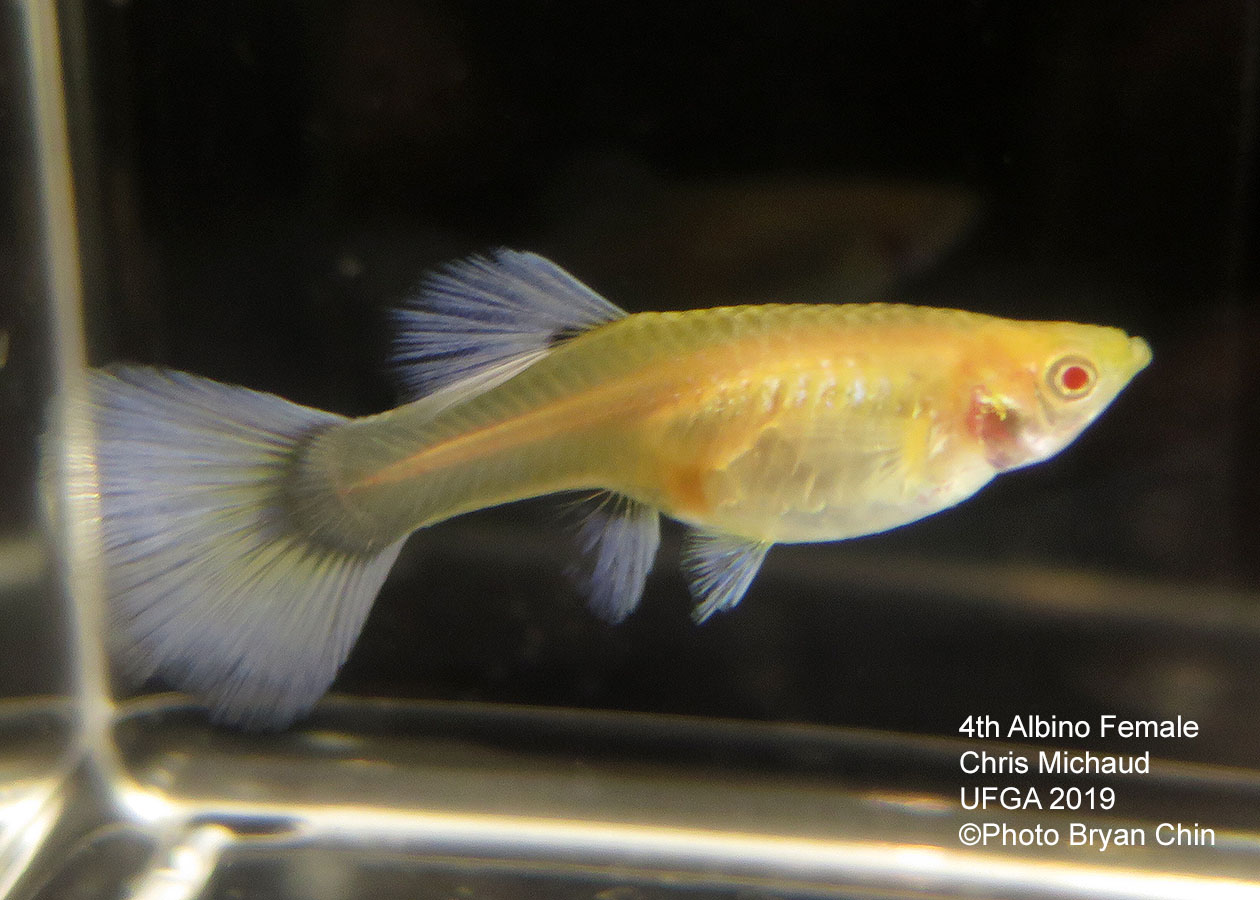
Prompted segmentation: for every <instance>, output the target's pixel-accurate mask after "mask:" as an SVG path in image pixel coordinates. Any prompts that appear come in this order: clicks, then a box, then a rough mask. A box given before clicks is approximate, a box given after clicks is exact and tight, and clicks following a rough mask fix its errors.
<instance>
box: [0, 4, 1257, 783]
mask: <svg viewBox="0 0 1260 900" xmlns="http://www.w3.org/2000/svg"><path fill="white" fill-rule="evenodd" d="M81 12H82V20H81V21H80V22H79V23H78V24H79V25H81V26H82V28H81V31H79V32H77V33H79V34H82V35H85V38H84V40H85V44H84V45H83V46H82V47H81V48H80V49H81V50H82V51H83V53H82V54H81V55H79V56H75V55H74V54H73V53H72V54H70V58H71V59H82V60H84V61H85V62H84V63H83V64H82V65H81V66H80V68H79V70H77V71H72V72H71V73H70V74H71V85H72V96H71V100H72V119H73V121H74V123H75V125H76V127H75V133H74V138H75V142H76V159H75V162H76V172H77V174H78V176H79V180H80V201H81V204H82V219H83V225H84V238H85V241H86V246H87V254H88V303H89V306H88V310H87V315H88V321H89V329H90V341H91V345H92V346H91V349H92V354H93V357H94V361H95V362H106V361H108V360H111V359H119V358H124V359H129V360H133V361H139V362H146V363H155V364H161V365H168V366H173V367H177V368H182V369H188V370H191V371H195V372H198V373H201V374H205V375H209V376H212V377H216V378H220V379H223V380H228V381H232V382H237V383H242V384H246V385H249V386H251V387H255V388H262V389H267V390H272V391H276V392H278V393H282V394H284V395H286V396H289V397H291V398H293V399H296V400H299V401H301V402H305V403H309V404H312V405H317V406H321V407H324V408H329V409H334V410H337V411H339V412H345V413H366V412H372V411H377V410H380V409H383V408H387V407H388V406H390V405H392V404H393V403H394V402H396V397H395V395H394V392H393V389H392V387H391V383H390V379H389V377H388V373H387V372H386V371H385V369H384V367H383V364H382V360H383V359H384V358H385V355H386V349H387V336H386V334H385V331H384V327H383V323H384V315H383V312H384V310H385V309H387V308H388V307H390V306H391V305H394V304H397V303H398V302H399V301H400V300H401V299H402V298H403V297H405V296H406V294H407V292H408V290H409V289H410V288H411V286H412V285H413V284H414V283H415V282H416V281H417V280H418V278H419V277H420V276H421V274H422V273H423V272H424V271H425V270H426V268H428V267H430V266H432V265H434V264H436V263H439V262H442V261H444V260H447V259H450V258H452V257H456V256H459V255H462V254H465V253H468V252H472V251H476V250H482V249H485V248H487V247H492V246H497V245H507V246H512V247H517V248H522V249H534V250H538V251H540V252H543V253H546V254H548V255H551V256H552V257H554V258H555V259H556V260H557V261H558V262H560V263H561V264H563V265H566V266H569V267H570V268H572V269H573V270H574V271H575V272H576V273H577V274H578V275H579V277H581V278H583V279H584V280H586V281H588V282H589V283H591V284H592V285H593V286H595V287H596V288H597V289H599V290H600V291H601V292H603V293H604V294H606V295H607V296H609V297H610V298H611V299H613V300H614V301H615V302H618V303H620V304H622V305H624V306H626V307H627V308H630V309H632V310H633V309H650V308H667V307H670V306H677V307H686V306H694V305H710V304H714V303H721V302H745V301H752V300H764V301H770V300H776V299H815V300H818V301H827V302H842V301H851V300H873V299H894V300H904V301H909V302H919V303H927V304H933V305H942V306H958V307H963V308H969V309H975V310H981V311H987V312H994V313H999V314H1003V315H1009V316H1015V317H1037V318H1062V319H1071V320H1079V321H1090V322H1099V323H1105V324H1113V325H1118V326H1120V327H1122V328H1125V329H1126V330H1128V331H1130V332H1131V333H1135V334H1141V335H1143V336H1145V337H1147V338H1148V340H1149V341H1150V342H1151V344H1152V346H1153V347H1154V351H1155V361H1154V363H1153V365H1152V366H1151V368H1150V369H1149V370H1148V371H1147V372H1145V373H1144V374H1142V375H1141V376H1140V377H1139V378H1138V379H1137V381H1136V382H1135V383H1134V384H1133V385H1132V386H1131V387H1130V389H1129V390H1128V391H1126V393H1125V394H1124V395H1123V396H1122V397H1121V399H1120V400H1119V402H1118V403H1117V404H1116V406H1115V407H1114V408H1113V409H1112V410H1110V411H1109V412H1108V413H1107V414H1106V415H1105V416H1104V417H1103V418H1102V419H1101V420H1100V421H1099V422H1098V423H1097V424H1096V425H1095V426H1094V427H1093V428H1092V429H1091V430H1090V431H1089V432H1088V433H1087V434H1086V435H1085V436H1084V437H1083V438H1082V439H1081V440H1080V441H1079V442H1077V443H1076V444H1075V445H1073V446H1072V447H1071V448H1070V449H1069V450H1068V451H1066V452H1065V453H1064V454H1063V455H1062V456H1060V457H1059V458H1057V459H1055V460H1053V461H1051V462H1049V463H1046V464H1044V465H1041V466H1037V467H1035V468H1031V469H1029V470H1026V471H1021V472H1017V473H1013V474H1010V475H1007V476H1003V477H1002V478H1000V479H999V480H998V481H997V482H995V484H994V485H992V486H991V487H990V488H988V489H987V490H986V491H984V492H982V493H981V495H980V496H978V497H977V498H976V499H974V500H972V501H970V502H969V503H967V504H964V505H963V506H961V507H959V508H958V509H956V510H953V511H950V512H947V513H944V514H942V515H940V516H938V517H935V518H933V519H930V520H928V521H925V522H921V523H917V524H914V525H911V526H908V527H906V528H904V529H901V530H899V531H897V532H894V533H892V534H889V535H885V536H879V537H873V538H868V539H863V540H860V541H854V542H848V543H847V544H844V545H835V546H826V547H801V548H790V549H780V550H776V551H774V552H772V554H771V557H770V560H769V562H768V564H767V567H766V569H765V571H764V572H763V573H762V576H761V577H760V578H759V580H758V581H757V582H756V583H755V585H754V587H753V589H752V591H751V592H750V594H749V595H748V597H747V598H746V600H745V602H744V603H743V604H742V605H741V606H740V607H739V608H738V609H737V610H735V611H734V612H732V613H731V614H729V615H726V616H723V617H720V618H719V620H717V621H714V622H712V623H710V624H708V625H706V626H705V627H703V628H695V627H693V626H692V625H691V623H690V621H689V619H688V616H687V606H688V601H687V596H686V589H685V586H684V584H683V582H682V580H681V578H680V577H679V576H678V575H677V574H676V569H677V566H676V562H677V558H676V549H675V542H674V540H673V538H675V537H676V533H675V532H673V531H667V540H666V544H665V547H664V548H663V552H662V554H661V557H660V560H659V561H658V564H657V574H656V575H654V576H653V578H652V579H651V581H650V583H649V586H648V592H647V596H646V598H645V602H644V606H643V608H642V609H641V610H640V611H639V612H638V613H637V614H636V615H635V616H633V617H632V618H631V619H630V620H629V621H628V622H627V623H626V624H625V625H623V626H621V627H618V628H610V627H608V626H605V625H603V624H601V623H599V622H598V621H596V620H595V619H594V618H593V617H592V616H590V615H589V614H588V613H587V612H586V611H585V610H584V609H583V608H582V601H581V598H580V597H579V596H578V595H577V594H576V593H575V592H574V591H573V589H572V588H571V587H570V586H569V585H568V583H567V582H566V581H565V579H564V578H563V575H562V570H563V568H564V566H565V563H566V562H567V560H568V559H569V558H571V552H570V550H569V546H568V544H567V543H566V540H567V535H566V534H565V532H564V531H563V529H562V527H561V526H560V525H559V524H558V523H557V522H556V521H555V516H554V515H553V504H548V503H544V502H538V503H531V504H523V505H520V506H518V507H514V508H511V509H506V510H496V511H490V512H487V513H481V514H477V515H474V516H470V517H465V518H464V519H462V520H460V521H457V522H452V523H448V524H445V525H442V526H439V527H437V528H435V529H433V530H431V531H429V532H425V533H422V534H421V535H419V536H417V537H416V538H414V539H413V540H412V542H411V543H410V544H409V546H408V549H407V550H406V551H405V553H404V556H403V558H402V560H401V561H400V563H399V566H398V569H397V571H396V573H395V577H394V578H392V579H391V581H390V582H389V583H388V584H387V585H386V588H385V590H384V592H383V594H382V597H381V599H380V601H379V602H378V604H377V606H376V608H375V609H374V611H373V614H372V617H371V618H370V620H369V622H368V624H367V627H366V629H365V632H364V635H363V638H362V640H361V641H360V644H359V646H358V647H357V649H356V651H355V653H354V655H353V656H352V657H351V659H350V662H349V663H348V665H347V667H346V668H345V670H344V671H343V673H342V676H341V678H340V679H339V681H338V684H337V687H338V688H339V689H341V690H345V691H349V692H351V693H364V694H386V695H391V696H396V697H438V698H469V699H480V700H492V701H508V702H514V703H537V704H555V705H564V706H593V707H606V708H624V709H639V710H651V711H662V712H682V713H698V714H702V715H724V716H736V717H749V718H758V719H776V720H792V721H805V722H817V723H825V724H849V725H869V726H878V727H888V728H894V729H900V730H908V731H919V732H937V733H953V732H954V731H955V730H956V728H957V727H958V725H959V724H960V722H961V720H962V717H963V716H965V715H970V714H973V713H988V714H991V715H995V716H999V717H1001V718H1009V717H1010V716H1011V715H1014V714H1021V715H1026V714H1029V713H1037V712H1040V713H1042V714H1057V715H1059V716H1061V717H1072V718H1085V717H1091V718H1096V716H1097V714H1098V713H1100V712H1114V713H1117V714H1121V715H1128V716H1132V717H1142V716H1152V715H1159V716H1163V715H1175V714H1177V713H1182V714H1184V715H1187V716H1190V717H1194V718H1198V719H1199V720H1200V721H1201V724H1202V726H1203V732H1204V738H1202V739H1201V740H1199V741H1198V742H1196V743H1194V744H1193V745H1189V744H1188V745H1186V746H1184V747H1182V748H1181V749H1179V750H1174V751H1171V752H1172V753H1173V755H1176V754H1178V753H1180V754H1183V755H1187V756H1203V757H1208V758H1213V759H1218V760H1223V761H1226V760H1248V761H1250V760H1251V759H1252V758H1253V755H1254V754H1253V753H1252V750H1253V749H1254V746H1255V742H1256V741H1257V740H1260V731H1258V729H1260V726H1257V725H1256V724H1255V723H1256V721H1257V720H1258V717H1257V715H1256V713H1257V711H1258V710H1260V690H1258V689H1257V687H1256V686H1255V684H1254V681H1255V679H1254V671H1255V664H1256V660H1257V652H1258V651H1260V607H1257V603H1256V600H1255V598H1256V597H1257V596H1260V595H1258V594H1257V593H1256V590H1255V589H1256V587H1257V585H1258V584H1260V537H1258V536H1257V527H1256V513H1257V510H1258V508H1260V502H1258V501H1260V496H1258V493H1257V488H1256V484H1257V482H1256V479H1255V474H1254V473H1255V469H1256V443H1255V441H1254V436H1255V434H1256V432H1257V428H1256V425H1257V418H1260V416H1258V413H1257V404H1256V399H1255V398H1256V389H1257V387H1260V353H1258V352H1257V351H1258V350H1260V347H1258V346H1257V345H1258V343H1260V342H1258V341H1257V338H1256V335H1257V328H1258V327H1260V315H1258V310H1257V289H1256V279H1255V274H1256V262H1255V261H1256V248H1255V243H1254V234H1255V225H1256V203H1255V192H1254V173H1255V169H1254V166H1255V162H1256V160H1255V149H1256V115H1257V110H1258V109H1260V104H1258V102H1257V91H1256V59H1257V53H1258V52H1260V51H1258V49H1257V42H1258V41H1260V34H1258V33H1257V27H1258V26H1257V15H1258V14H1257V7H1256V4H1255V3H1254V2H1249V3H1243V2H1237V3H1236V2H1224V0H1221V2H1214V0H1206V2H1190V0H1182V2H1147V0H1143V2H1136V0H1134V2H1110V3H1096V2H1061V0H1054V2H1049V0H1047V2H1040V0H1036V2H1024V3H999V2H983V0H973V2H956V0H954V2H939V3H933V2H896V0H894V2H883V3H869V2H835V0H825V2H794V3H775V4H771V3H751V2H728V3H685V2H684V3H636V4H579V3H543V2H533V3H505V4H485V3H483V4H478V3H456V2H451V3H445V4H434V3H419V2H414V3H413V2H403V0H367V2H360V3H311V4H294V3H289V2H270V0H249V2H244V0H241V2H213V3H206V2H186V0H184V2H132V3H122V4H107V3H90V4H86V5H84V6H83V7H82V10H81ZM72 19H73V14H72ZM71 24H72V25H73V24H74V22H73V21H72V22H71ZM70 33H72V34H74V33H76V32H74V31H73V30H71V32H70ZM15 189H16V188H15ZM858 208H860V209H861V210H862V214H861V215H857V214H855V212H854V210H855V209H858ZM942 223H943V224H942ZM859 571H860V572H862V573H864V574H862V575H860V576H857V575H855V574H854V573H855V572H859ZM941 573H944V574H941ZM951 578H952V579H953V580H951ZM960 578H961V579H962V581H963V582H964V583H965V584H966V585H974V590H972V589H971V588H970V587H964V588H963V589H959V588H958V587H957V583H958V580H959V579H960ZM1056 585H1065V586H1066V587H1062V588H1060V587H1056ZM1121 594H1123V596H1120V595H1121ZM1148 595H1149V596H1151V597H1154V598H1155V600H1153V601H1152V602H1151V603H1150V604H1149V605H1148V604H1147V603H1146V599H1145V598H1147V597H1148ZM1030 598H1032V599H1030ZM1222 598H1224V599H1222ZM1222 610H1223V611H1222Z"/></svg>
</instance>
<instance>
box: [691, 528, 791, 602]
mask: <svg viewBox="0 0 1260 900" xmlns="http://www.w3.org/2000/svg"><path fill="white" fill-rule="evenodd" d="M770 547H771V544H769V543H767V542H764V541H753V540H749V539H748V538H741V537H735V536H733V535H728V534H717V533H714V532H708V531H692V532H691V533H689V534H688V535H687V538H686V540H685V541H684V543H683V551H682V566H683V572H684V573H685V574H686V576H687V582H688V585H689V587H690V588H691V595H692V597H693V598H694V599H695V601H696V608H695V610H694V611H693V612H692V614H691V617H692V618H693V619H694V620H695V621H696V623H697V624H699V623H700V622H703V621H705V620H706V619H708V618H709V616H711V615H713V614H714V613H715V612H725V611H726V610H728V609H731V608H732V607H734V606H735V605H736V604H737V603H739V601H740V600H742V599H743V597H744V594H745V593H747V591H748V587H749V585H751V584H752V581H753V578H755V577H756V575H757V572H758V570H759V569H760V568H761V563H762V561H763V560H764V559H765V558H766V552H767V551H768V550H769V549H770Z"/></svg>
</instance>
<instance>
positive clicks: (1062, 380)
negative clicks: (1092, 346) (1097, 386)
mask: <svg viewBox="0 0 1260 900" xmlns="http://www.w3.org/2000/svg"><path fill="white" fill-rule="evenodd" d="M1096 377H1097V376H1096V375H1095V373H1094V367H1093V366H1092V365H1090V364H1089V361H1088V360H1085V359H1082V358H1081V357H1079V356H1067V357H1064V358H1062V359H1060V360H1059V361H1058V362H1056V363H1055V364H1054V365H1053V366H1051V367H1050V370H1049V371H1048V372H1047V373H1046V382H1047V383H1048V384H1049V385H1050V388H1051V389H1052V390H1053V391H1054V392H1055V393H1056V394H1058V395H1059V396H1060V397H1062V398H1063V399H1064V400H1077V399H1079V398H1081V397H1084V396H1085V395H1086V394H1088V393H1089V392H1090V390H1091V389H1092V388H1093V387H1094V380H1095V378H1096Z"/></svg>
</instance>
